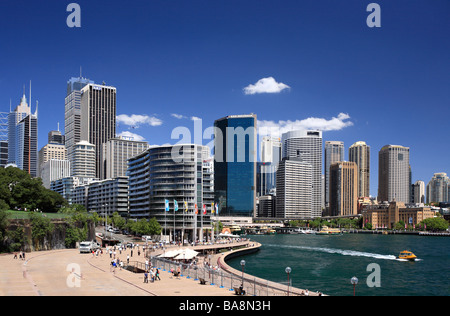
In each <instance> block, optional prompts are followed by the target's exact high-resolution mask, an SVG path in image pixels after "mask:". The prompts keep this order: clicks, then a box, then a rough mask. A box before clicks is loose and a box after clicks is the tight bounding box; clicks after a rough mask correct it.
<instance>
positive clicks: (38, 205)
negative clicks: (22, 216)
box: [0, 167, 67, 212]
mask: <svg viewBox="0 0 450 316" xmlns="http://www.w3.org/2000/svg"><path fill="white" fill-rule="evenodd" d="M64 205H67V201H66V200H65V199H64V198H63V197H62V196H61V195H60V194H59V193H57V192H54V191H52V190H49V189H46V188H45V187H44V186H43V185H42V180H41V178H33V177H31V176H30V175H29V174H28V173H27V172H26V171H23V170H20V169H19V168H15V167H8V168H0V209H8V208H9V209H17V210H25V209H26V210H39V211H43V212H57V211H58V210H59V208H61V207H62V206H64Z"/></svg>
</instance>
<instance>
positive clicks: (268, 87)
mask: <svg viewBox="0 0 450 316" xmlns="http://www.w3.org/2000/svg"><path fill="white" fill-rule="evenodd" d="M290 88H291V87H289V86H288V85H286V84H284V83H281V82H276V81H275V79H274V78H273V77H268V78H262V79H260V80H259V81H258V82H257V83H255V84H250V85H248V86H247V87H245V88H244V93H245V94H257V93H280V92H281V91H283V90H284V89H290Z"/></svg>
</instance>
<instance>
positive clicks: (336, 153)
mask: <svg viewBox="0 0 450 316" xmlns="http://www.w3.org/2000/svg"><path fill="white" fill-rule="evenodd" d="M344 151H345V150H344V142H340V141H326V142H325V190H324V192H325V207H326V208H328V207H329V203H330V200H329V198H330V166H331V165H332V164H333V163H335V162H338V161H344Z"/></svg>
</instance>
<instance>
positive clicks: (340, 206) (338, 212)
mask: <svg viewBox="0 0 450 316" xmlns="http://www.w3.org/2000/svg"><path fill="white" fill-rule="evenodd" d="M329 192H330V197H329V201H330V204H329V215H330V216H346V215H356V214H357V213H358V166H357V165H356V163H354V162H347V161H340V162H335V163H333V164H331V166H330V191H329Z"/></svg>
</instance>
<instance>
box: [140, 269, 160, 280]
mask: <svg viewBox="0 0 450 316" xmlns="http://www.w3.org/2000/svg"><path fill="white" fill-rule="evenodd" d="M149 274H150V282H152V283H153V282H155V281H156V280H159V281H161V278H160V277H159V269H158V268H156V267H153V268H151V269H148V270H145V272H144V283H148V279H149V278H148V276H149Z"/></svg>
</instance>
